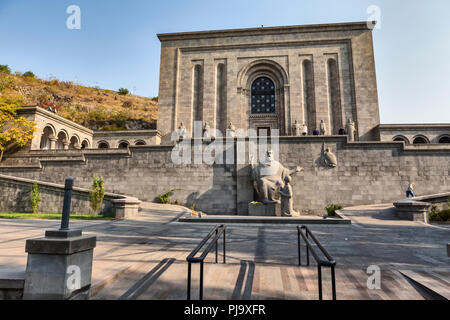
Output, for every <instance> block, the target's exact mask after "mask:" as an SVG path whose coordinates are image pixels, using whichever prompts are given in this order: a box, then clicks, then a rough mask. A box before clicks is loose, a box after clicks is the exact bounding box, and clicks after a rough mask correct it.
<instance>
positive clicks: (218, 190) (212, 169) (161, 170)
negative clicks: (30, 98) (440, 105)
mask: <svg viewBox="0 0 450 320" xmlns="http://www.w3.org/2000/svg"><path fill="white" fill-rule="evenodd" d="M279 142H280V145H279V148H280V162H281V163H282V164H284V165H285V166H287V167H289V168H295V167H296V166H302V167H303V168H304V171H303V172H302V173H301V174H298V175H295V176H294V177H293V181H292V184H293V188H294V192H295V199H294V204H295V208H296V209H299V210H300V211H302V212H303V213H311V214H319V213H322V212H323V208H324V207H325V206H326V205H328V204H331V203H336V204H341V205H343V206H348V205H359V204H374V203H388V202H393V201H395V200H398V199H402V198H404V197H405V194H404V192H405V189H406V186H407V184H408V182H409V181H414V182H415V183H416V193H417V195H424V194H435V193H440V192H447V191H449V190H450V178H449V175H450V157H449V156H450V146H446V145H434V146H433V145H429V146H418V147H415V146H407V147H405V146H404V144H403V143H402V142H354V143H348V142H347V137H345V136H325V137H281V138H280V139H279ZM323 143H324V145H325V147H326V148H329V149H330V151H331V152H333V153H334V154H335V155H336V157H337V161H338V165H337V167H336V168H333V169H331V168H324V167H321V166H319V165H318V159H319V157H320V155H321V149H322V144H323ZM206 146H207V145H206V144H205V145H204V147H206ZM171 151H172V147H171V146H153V147H130V148H129V152H124V151H121V150H107V151H105V153H103V154H102V153H101V152H98V151H96V153H92V152H91V151H89V150H85V151H83V150H77V151H70V152H72V153H73V152H80V153H81V154H82V155H83V158H84V161H80V160H76V161H72V162H71V161H69V160H67V156H64V151H63V150H61V151H58V152H53V153H51V154H49V155H48V156H47V157H45V159H46V161H42V162H41V164H40V166H41V167H42V168H38V167H35V168H29V167H26V166H24V167H16V168H14V167H11V166H8V167H2V166H0V172H2V173H5V174H8V175H14V176H20V177H25V178H29V179H38V180H41V181H48V182H56V183H61V184H62V183H63V182H64V179H65V178H66V177H68V176H72V177H75V184H76V186H79V187H84V188H89V187H90V185H91V183H92V176H93V174H94V173H97V174H99V175H101V176H103V177H104V179H105V188H106V190H107V191H109V192H114V193H120V194H127V195H130V196H134V197H137V198H139V199H140V200H149V201H153V200H155V197H156V196H157V195H158V194H161V193H163V192H164V191H166V190H169V189H177V190H176V191H174V194H173V196H172V201H174V200H179V201H180V202H181V203H182V204H184V205H186V206H188V207H190V206H191V205H193V204H195V206H196V208H197V209H199V210H203V211H205V212H207V213H210V214H243V215H245V214H246V213H247V211H246V210H247V204H248V202H251V201H252V200H253V189H252V186H251V182H250V179H249V173H250V166H249V165H248V164H243V165H237V166H234V165H221V164H215V165H207V164H190V165H175V164H174V163H173V162H172V159H171ZM41 152H42V151H41ZM67 152H69V151H67ZM50 157H53V160H52V161H49V158H50ZM58 157H60V158H61V157H63V158H64V161H59V160H58ZM9 160H11V159H9ZM17 162H19V160H17Z"/></svg>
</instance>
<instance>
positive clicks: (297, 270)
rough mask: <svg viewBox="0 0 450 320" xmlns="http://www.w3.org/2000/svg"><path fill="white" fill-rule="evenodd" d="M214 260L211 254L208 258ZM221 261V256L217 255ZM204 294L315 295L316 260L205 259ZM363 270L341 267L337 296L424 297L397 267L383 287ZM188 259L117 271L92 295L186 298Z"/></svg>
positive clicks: (195, 283)
mask: <svg viewBox="0 0 450 320" xmlns="http://www.w3.org/2000/svg"><path fill="white" fill-rule="evenodd" d="M210 261H212V258H210ZM219 261H220V257H219ZM204 272H205V273H204V291H203V297H204V299H205V300H221V299H225V300H267V299H277V300H317V299H318V283H317V268H316V267H315V266H310V267H306V266H302V267H298V266H295V265H281V264H268V263H255V262H254V261H248V260H242V261H240V263H230V264H221V263H219V264H214V263H206V264H205V267H204ZM322 276H323V295H324V296H323V298H324V299H326V300H329V299H331V280H330V278H331V276H330V272H329V269H327V268H323V269H322ZM367 278H368V275H367V274H366V272H365V270H362V269H358V268H337V269H336V287H337V299H338V300H423V299H424V296H423V295H421V294H420V293H419V292H418V291H417V290H416V289H415V288H414V287H413V286H412V285H411V284H409V283H408V281H407V280H406V279H405V278H404V277H403V276H402V275H401V274H400V273H399V272H397V271H395V270H392V269H386V270H383V271H382V282H381V289H380V290H370V289H368V288H367V283H366V282H367ZM186 285H187V263H186V261H185V260H184V259H183V258H181V259H177V258H175V257H171V258H163V256H162V255H161V259H157V260H154V261H152V263H147V264H142V265H140V266H139V267H138V268H136V269H135V270H133V271H130V272H126V273H124V274H123V275H122V276H120V277H118V278H117V279H116V280H115V281H114V282H112V283H111V284H110V285H109V286H107V287H105V288H104V289H103V290H101V291H100V292H99V293H98V294H96V295H95V296H93V297H91V299H100V300H112V299H123V300H174V299H175V300H184V299H186V297H187V296H186V294H187V292H186V291H187V288H186ZM198 290H199V265H198V264H197V265H195V264H194V265H193V268H192V291H191V298H192V299H193V300H197V299H198V294H199V291H198Z"/></svg>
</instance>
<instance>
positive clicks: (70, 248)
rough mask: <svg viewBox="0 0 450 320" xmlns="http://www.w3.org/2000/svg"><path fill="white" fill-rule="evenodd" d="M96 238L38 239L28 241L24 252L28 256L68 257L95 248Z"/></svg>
mask: <svg viewBox="0 0 450 320" xmlns="http://www.w3.org/2000/svg"><path fill="white" fill-rule="evenodd" d="M96 243H97V238H96V237H93V236H79V237H73V238H67V239H63V238H49V237H46V238H39V239H29V240H27V242H26V245H25V251H26V252H28V253H29V254H58V255H59V254H60V255H70V254H74V253H77V252H82V251H87V250H90V249H93V248H95V245H96Z"/></svg>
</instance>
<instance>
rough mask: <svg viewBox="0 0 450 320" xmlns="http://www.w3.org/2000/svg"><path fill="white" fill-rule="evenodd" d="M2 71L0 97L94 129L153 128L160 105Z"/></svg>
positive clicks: (135, 97) (133, 96)
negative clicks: (48, 110) (52, 113)
mask: <svg viewBox="0 0 450 320" xmlns="http://www.w3.org/2000/svg"><path fill="white" fill-rule="evenodd" d="M1 67H3V68H0V96H1V97H4V98H9V99H14V100H19V101H21V102H22V103H23V104H24V105H38V106H40V107H42V108H45V109H47V108H48V107H51V108H53V109H56V110H57V113H58V114H59V115H60V116H62V117H64V118H67V119H69V120H72V121H74V122H76V123H79V124H81V125H84V126H86V127H88V128H91V129H93V130H126V129H154V128H155V127H156V118H157V110H158V104H157V102H156V101H155V100H157V99H151V98H145V97H140V96H135V95H131V94H119V93H118V92H116V91H112V90H104V89H100V88H92V87H85V86H81V85H77V84H74V83H72V82H65V81H59V80H56V79H55V80H42V79H39V78H36V77H34V75H33V74H28V73H25V74H23V75H22V74H18V73H16V74H10V73H9V69H8V68H7V67H6V66H1Z"/></svg>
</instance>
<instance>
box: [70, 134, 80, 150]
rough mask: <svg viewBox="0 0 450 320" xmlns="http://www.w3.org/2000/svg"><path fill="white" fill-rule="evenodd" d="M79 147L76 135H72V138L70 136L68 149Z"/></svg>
mask: <svg viewBox="0 0 450 320" xmlns="http://www.w3.org/2000/svg"><path fill="white" fill-rule="evenodd" d="M79 148H80V143H79V140H78V137H77V136H73V137H72V138H70V145H69V149H79Z"/></svg>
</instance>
